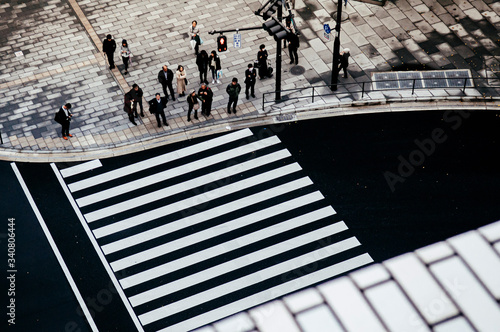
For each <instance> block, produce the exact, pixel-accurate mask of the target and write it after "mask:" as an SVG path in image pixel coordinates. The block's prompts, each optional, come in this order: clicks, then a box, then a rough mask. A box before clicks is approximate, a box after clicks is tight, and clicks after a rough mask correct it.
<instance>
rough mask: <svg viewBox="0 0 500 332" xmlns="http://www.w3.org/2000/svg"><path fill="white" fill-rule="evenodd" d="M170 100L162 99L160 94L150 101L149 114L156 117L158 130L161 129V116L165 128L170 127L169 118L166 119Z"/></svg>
mask: <svg viewBox="0 0 500 332" xmlns="http://www.w3.org/2000/svg"><path fill="white" fill-rule="evenodd" d="M167 102H168V99H167V97H161V96H160V94H159V93H157V94H156V95H155V98H153V99H151V100H150V101H149V112H150V113H152V114H154V115H155V116H156V122H158V128H161V122H160V116H161V120H162V121H163V125H164V126H168V123H167V118H166V117H165V111H164V109H165V108H166V107H167Z"/></svg>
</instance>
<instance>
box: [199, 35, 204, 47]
mask: <svg viewBox="0 0 500 332" xmlns="http://www.w3.org/2000/svg"><path fill="white" fill-rule="evenodd" d="M198 38H199V39H200V45H201V44H203V39H201V36H198Z"/></svg>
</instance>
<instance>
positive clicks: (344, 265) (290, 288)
mask: <svg viewBox="0 0 500 332" xmlns="http://www.w3.org/2000/svg"><path fill="white" fill-rule="evenodd" d="M372 262H373V259H372V258H371V257H370V255H368V254H366V253H365V254H362V255H359V256H356V257H353V258H351V259H348V260H345V261H343V262H340V263H338V264H335V265H331V266H329V267H326V268H324V269H321V270H319V271H315V272H312V273H310V274H307V275H305V276H303V277H300V278H297V279H293V280H290V281H288V282H285V283H282V284H280V285H277V286H275V287H272V288H269V289H266V290H263V291H261V292H259V293H256V294H253V295H250V296H248V297H245V298H243V299H241V300H237V301H234V302H231V303H229V304H226V305H225V306H222V307H219V308H216V309H213V310H211V311H208V312H205V313H203V314H201V315H198V316H194V317H191V318H189V319H187V320H185V321H182V322H180V323H178V324H175V325H172V326H169V327H166V328H164V329H161V330H159V331H158V332H176V331H191V330H193V329H196V328H198V327H201V326H204V325H206V324H209V323H212V322H215V321H217V320H220V319H222V318H224V317H228V316H230V315H233V314H236V313H238V312H240V311H243V310H246V309H249V308H251V307H254V306H257V305H259V304H262V303H265V302H267V301H271V300H273V299H275V298H278V297H280V296H283V295H286V294H289V293H292V292H294V291H296V290H299V289H302V288H305V287H308V286H311V285H314V284H316V283H318V282H321V281H325V280H328V279H332V278H333V277H334V276H336V275H339V274H342V273H344V272H347V271H350V270H353V269H355V268H358V267H360V266H363V265H366V264H369V263H372Z"/></svg>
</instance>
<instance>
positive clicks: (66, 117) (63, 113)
mask: <svg viewBox="0 0 500 332" xmlns="http://www.w3.org/2000/svg"><path fill="white" fill-rule="evenodd" d="M70 109H71V104H70V103H67V104H64V105H62V106H61V108H59V111H58V112H57V113H56V117H55V120H56V122H58V123H59V124H61V126H62V130H61V133H62V138H64V139H65V140H67V139H68V136H69V137H73V135H71V134H70V133H69V124H70V122H71V118H72V116H73V114H71V112H70Z"/></svg>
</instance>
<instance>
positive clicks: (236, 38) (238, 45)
mask: <svg viewBox="0 0 500 332" xmlns="http://www.w3.org/2000/svg"><path fill="white" fill-rule="evenodd" d="M233 45H234V48H241V34H239V33H235V34H234V35H233Z"/></svg>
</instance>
